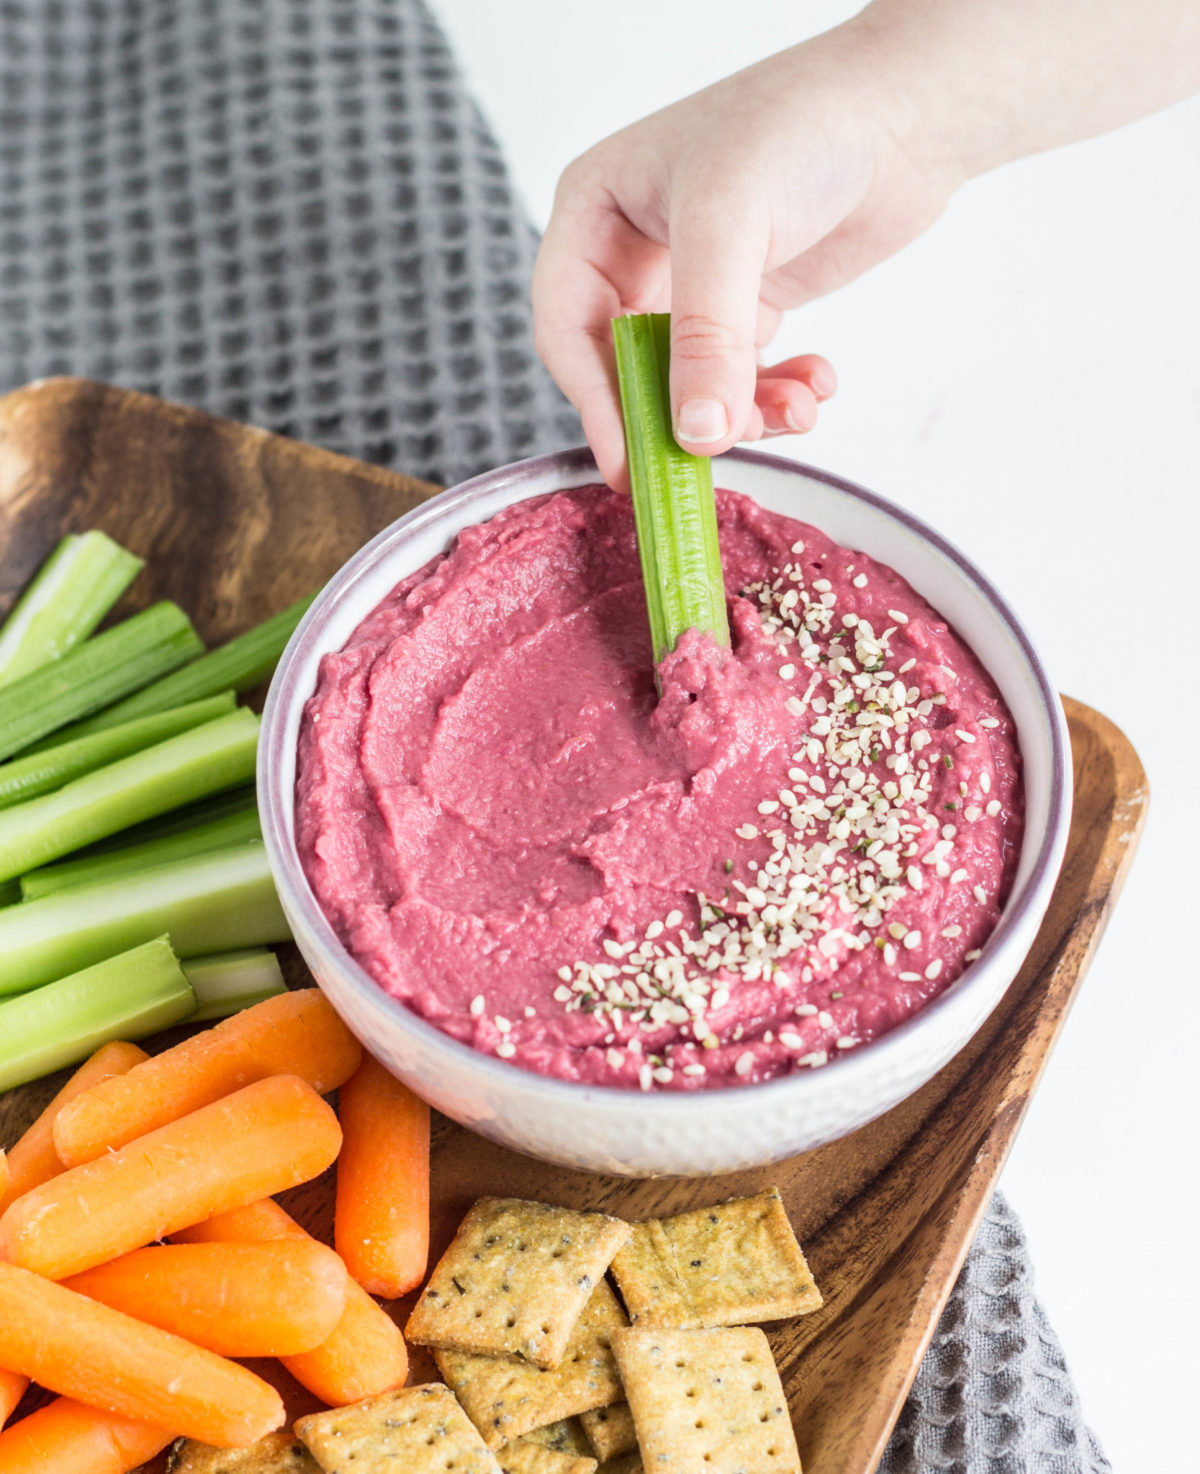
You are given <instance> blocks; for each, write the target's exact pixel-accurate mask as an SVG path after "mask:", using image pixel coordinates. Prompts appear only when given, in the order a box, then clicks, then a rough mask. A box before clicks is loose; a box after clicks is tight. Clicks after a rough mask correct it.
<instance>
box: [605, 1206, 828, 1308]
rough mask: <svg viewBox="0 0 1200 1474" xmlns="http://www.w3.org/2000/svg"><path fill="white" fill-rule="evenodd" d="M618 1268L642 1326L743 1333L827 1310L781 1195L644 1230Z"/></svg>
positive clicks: (662, 1221)
mask: <svg viewBox="0 0 1200 1474" xmlns="http://www.w3.org/2000/svg"><path fill="white" fill-rule="evenodd" d="M612 1268H613V1274H614V1275H615V1276H616V1279H617V1284H618V1285H619V1286H620V1290H621V1295H622V1297H623V1299H624V1301H625V1307H626V1309H627V1310H628V1311H629V1323H630V1325H634V1326H662V1327H668V1326H670V1327H678V1328H680V1329H683V1328H687V1327H711V1326H741V1325H748V1324H751V1323H756V1322H758V1321H764V1320H783V1319H785V1318H787V1317H789V1316H793V1315H807V1314H808V1313H809V1312H810V1311H813V1310H818V1309H819V1308H820V1306H821V1303H822V1301H821V1292H820V1290H818V1289H817V1286H816V1282H815V1281H814V1280H813V1277H812V1274H811V1273H810V1271H809V1268H808V1265H807V1264H806V1263H805V1260H804V1255H803V1254H802V1253H801V1252H800V1245H799V1244H798V1243H797V1242H796V1236H795V1234H794V1233H793V1232H792V1226H791V1224H790V1223H789V1222H788V1218H787V1213H786V1212H785V1211H784V1207H783V1203H782V1201H781V1199H780V1197H779V1189H778V1188H774V1187H773V1188H770V1189H769V1190H768V1191H767V1192H763V1193H758V1194H757V1195H756V1196H755V1197H752V1198H734V1199H733V1200H732V1201H731V1202H728V1203H719V1204H718V1205H717V1206H716V1207H713V1208H697V1209H695V1210H694V1211H692V1212H690V1213H680V1214H678V1215H677V1216H676V1217H674V1218H651V1219H649V1220H648V1221H647V1222H645V1223H639V1224H636V1225H635V1226H634V1230H633V1235H632V1237H631V1238H630V1240H629V1242H628V1243H627V1244H626V1245H625V1246H624V1248H622V1249H621V1251H620V1253H619V1254H618V1255H617V1256H616V1258H615V1259H614V1260H613V1266H612Z"/></svg>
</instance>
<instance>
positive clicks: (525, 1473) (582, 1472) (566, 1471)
mask: <svg viewBox="0 0 1200 1474" xmlns="http://www.w3.org/2000/svg"><path fill="white" fill-rule="evenodd" d="M496 1462H497V1463H498V1464H499V1465H500V1468H501V1469H502V1470H503V1471H504V1474H596V1460H595V1459H592V1458H581V1457H580V1456H579V1455H578V1454H560V1453H557V1452H556V1451H555V1450H554V1449H552V1448H546V1447H545V1446H544V1445H543V1444H540V1443H530V1442H529V1441H528V1440H527V1439H525V1438H518V1439H517V1440H516V1441H515V1442H514V1443H506V1444H505V1445H504V1447H503V1448H502V1449H499V1450H497V1453H496Z"/></svg>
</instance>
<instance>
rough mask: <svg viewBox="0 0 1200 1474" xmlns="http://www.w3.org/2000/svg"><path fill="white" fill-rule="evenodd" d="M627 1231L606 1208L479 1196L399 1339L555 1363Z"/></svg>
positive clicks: (546, 1364)
mask: <svg viewBox="0 0 1200 1474" xmlns="http://www.w3.org/2000/svg"><path fill="white" fill-rule="evenodd" d="M630 1232H631V1230H630V1226H629V1224H628V1223H625V1222H623V1221H622V1220H621V1219H619V1218H610V1217H609V1216H608V1214H607V1213H580V1212H576V1211H575V1210H574V1209H571V1208H559V1207H556V1206H554V1205H553V1204H552V1203H530V1202H525V1201H524V1200H522V1199H520V1198H480V1199H479V1201H478V1202H477V1203H476V1204H475V1206H474V1207H473V1208H472V1209H471V1211H470V1212H469V1213H468V1214H467V1216H466V1217H465V1218H464V1219H463V1221H462V1223H461V1224H460V1225H459V1228H458V1232H457V1233H456V1234H455V1236H454V1241H453V1243H452V1244H451V1245H450V1247H449V1248H448V1249H447V1250H446V1252H445V1253H444V1254H443V1255H442V1257H441V1259H440V1260H439V1261H438V1264H437V1267H436V1268H435V1269H434V1271H433V1273H432V1274H431V1275H430V1277H429V1283H428V1285H427V1286H426V1287H425V1290H424V1293H423V1294H422V1295H421V1298H420V1299H419V1300H418V1301H417V1305H416V1309H415V1310H414V1311H413V1313H412V1315H411V1316H409V1319H408V1325H407V1326H406V1327H405V1335H406V1336H407V1338H408V1339H409V1340H410V1341H415V1342H417V1343H418V1344H420V1345H424V1346H434V1347H437V1348H438V1349H439V1350H446V1351H467V1352H472V1353H474V1354H476V1355H481V1356H512V1357H520V1358H521V1359H522V1360H524V1361H527V1362H531V1363H532V1364H533V1365H534V1366H536V1367H545V1368H550V1367H554V1366H557V1365H558V1363H559V1362H560V1361H561V1360H562V1357H563V1353H564V1352H565V1350H566V1346H567V1341H568V1340H569V1338H570V1335H571V1332H572V1331H573V1330H574V1328H575V1322H576V1321H577V1320H578V1319H579V1316H580V1313H581V1312H582V1310H583V1307H584V1306H585V1305H586V1304H587V1301H588V1297H589V1296H590V1295H591V1293H592V1291H593V1290H594V1289H595V1287H596V1286H597V1285H598V1284H599V1283H600V1282H601V1281H602V1280H603V1278H604V1271H605V1270H606V1269H607V1268H608V1266H609V1264H611V1262H612V1258H613V1255H614V1254H615V1253H616V1252H617V1250H618V1249H619V1248H620V1247H621V1245H622V1244H623V1243H624V1242H625V1240H626V1239H627V1238H628V1237H629V1234H630ZM543 1421H547V1420H543Z"/></svg>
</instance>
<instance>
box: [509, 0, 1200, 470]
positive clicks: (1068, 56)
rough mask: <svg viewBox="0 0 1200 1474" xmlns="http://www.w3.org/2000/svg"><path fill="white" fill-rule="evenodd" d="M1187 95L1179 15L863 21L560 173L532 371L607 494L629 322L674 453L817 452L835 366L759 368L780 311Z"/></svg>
mask: <svg viewBox="0 0 1200 1474" xmlns="http://www.w3.org/2000/svg"><path fill="white" fill-rule="evenodd" d="M1197 88H1200V5H1197V3H1196V0H1139V3H1138V4H1136V5H1131V4H1129V3H1128V0H1054V3H1052V4H1047V3H1046V0H971V3H970V4H969V5H967V4H964V3H963V0H874V3H873V4H871V5H868V6H867V8H866V9H865V10H864V11H862V12H860V14H859V15H857V16H856V17H855V18H854V19H853V20H851V21H849V22H848V23H847V24H846V25H844V26H840V27H838V29H837V30H834V31H830V32H828V33H827V34H825V35H823V36H818V37H817V38H816V39H815V40H813V41H808V42H806V43H805V44H804V45H802V46H796V47H793V48H792V49H791V50H790V51H784V52H781V53H780V54H779V55H778V56H773V57H770V58H769V59H768V60H767V61H764V62H760V63H759V64H758V65H757V66H753V67H750V68H749V69H748V70H746V71H744V72H740V73H738V74H737V75H736V76H733V77H729V78H727V79H726V80H725V81H723V82H719V83H718V84H717V85H716V86H715V87H709V88H707V89H706V90H705V91H703V92H698V93H696V95H695V96H693V97H689V98H685V99H684V100H683V101H682V102H679V103H676V104H675V105H674V106H672V107H669V108H666V109H664V110H663V111H662V112H660V113H655V114H654V115H653V116H652V117H649V118H646V119H644V120H643V121H642V122H640V123H635V124H634V125H633V126H632V127H630V128H626V129H625V130H624V131H623V132H621V133H617V134H614V135H613V136H612V137H611V138H608V139H606V140H605V141H604V142H603V143H600V144H598V145H597V146H596V147H595V148H593V149H591V150H590V151H589V152H588V153H586V154H584V155H583V157H582V158H580V159H578V160H576V162H575V163H574V164H572V165H571V166H570V168H568V169H567V171H566V172H565V173H564V174H563V177H562V180H561V182H560V184H559V188H558V194H557V197H556V199H555V204H554V211H553V214H552V216H551V219H550V224H549V227H548V228H547V231H546V237H545V240H544V241H543V243H542V250H541V254H540V256H539V257H538V263H537V268H536V270H535V272H534V283H533V309H534V327H535V331H536V335H537V344H538V351H539V352H540V353H541V355H542V358H543V359H544V360H545V363H546V366H547V367H548V368H549V370H550V372H551V373H552V374H553V375H554V377H555V379H556V380H557V381H558V383H559V385H560V387H561V388H562V389H563V391H564V393H565V394H566V395H567V397H568V398H569V399H570V400H571V401H572V403H573V404H574V405H575V406H576V408H577V409H578V410H579V411H580V414H581V415H582V417H583V428H584V432H585V434H586V435H587V438H588V440H589V442H590V443H591V446H592V449H593V450H594V451H595V453H596V459H597V461H598V462H599V465H600V470H601V472H602V473H603V475H604V476H605V477H606V479H607V480H608V481H610V482H612V483H613V484H615V485H622V484H624V442H623V436H622V431H621V417H620V409H619V407H618V401H617V396H616V387H615V382H616V381H615V372H614V369H613V361H612V349H611V346H610V338H609V319H610V318H613V317H616V316H617V315H618V314H620V313H623V312H649V311H667V310H670V312H671V316H672V335H671V404H672V412H673V415H674V420H675V433H676V437H677V438H678V440H679V441H680V443H681V444H682V445H683V446H684V447H685V448H686V449H688V450H691V451H695V452H696V453H697V454H702V455H715V454H716V453H718V452H720V451H723V450H727V449H728V448H729V447H730V446H731V445H732V444H733V443H734V442H735V441H737V440H753V439H757V438H758V437H759V436H761V435H770V434H780V433H784V432H786V431H789V430H807V429H811V428H812V426H813V424H814V423H815V421H816V415H817V405H818V403H819V401H820V400H822V399H824V398H826V397H828V395H830V394H832V393H833V390H834V386H835V380H834V376H833V370H832V369H831V368H830V366H829V364H827V363H826V362H825V360H824V359H822V358H816V357H813V356H805V357H803V358H795V359H791V360H789V361H788V362H787V363H783V364H777V365H776V366H775V367H774V368H760V367H759V366H758V364H757V360H756V350H757V349H758V348H759V347H761V346H762V345H764V344H765V343H766V342H767V341H768V340H769V339H770V337H771V335H772V333H773V332H774V330H775V327H776V325H777V323H778V321H779V318H780V315H781V313H782V312H783V311H785V310H786V309H787V308H789V307H796V306H799V305H800V304H801V303H803V302H807V301H809V300H811V299H812V298H813V297H817V296H819V295H820V294H821V293H823V292H828V291H831V290H832V289H833V288H834V287H838V286H841V285H842V284H843V283H844V282H847V281H850V280H851V279H852V278H853V277H856V276H858V275H859V274H860V273H861V272H864V271H866V270H867V269H868V268H869V267H871V266H873V265H875V264H876V263H877V262H879V261H882V260H883V259H884V258H885V257H887V256H890V255H891V254H892V253H893V252H894V251H897V250H899V249H900V247H901V246H903V245H905V244H907V242H908V241H910V240H912V239H913V237H914V236H916V235H919V234H920V232H921V231H923V230H924V229H925V228H926V226H928V225H929V224H930V223H931V222H932V221H933V220H935V219H936V218H937V216H938V215H939V214H940V213H941V211H942V209H943V208H944V206H945V204H946V202H947V200H948V199H949V197H950V195H951V194H952V193H953V191H954V190H955V189H956V188H957V187H958V185H959V184H961V183H962V182H963V181H964V180H965V179H967V178H970V177H971V176H973V175H975V174H978V173H982V172H983V171H984V170H986V169H990V168H993V167H995V166H996V165H997V164H1001V163H1004V162H1006V161H1007V160H1010V159H1014V158H1019V157H1021V156H1023V155H1024V154H1029V153H1035V152H1037V151H1038V150H1039V149H1045V148H1053V147H1056V146H1057V145H1059V144H1062V143H1068V142H1070V141H1072V140H1073V139H1077V138H1086V137H1089V136H1091V135H1092V134H1095V133H1100V132H1103V131H1104V130H1105V129H1107V128H1113V127H1117V126H1118V125H1119V124H1121V123H1124V122H1127V121H1129V120H1130V119H1132V118H1135V117H1138V116H1140V115H1141V114H1143V113H1146V112H1150V111H1153V109H1154V108H1156V107H1162V106H1164V105H1165V104H1166V103H1168V102H1172V101H1174V100H1175V99H1177V98H1180V97H1185V96H1187V95H1188V94H1189V93H1190V92H1193V91H1195V90H1196V89H1197Z"/></svg>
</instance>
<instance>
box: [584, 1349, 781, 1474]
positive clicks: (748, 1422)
mask: <svg viewBox="0 0 1200 1474" xmlns="http://www.w3.org/2000/svg"><path fill="white" fill-rule="evenodd" d="M613 1350H614V1351H615V1352H616V1357H617V1364H618V1365H619V1366H620V1368H621V1376H622V1378H623V1379H624V1382H625V1395H626V1397H628V1399H629V1407H630V1410H631V1411H632V1413H633V1421H634V1424H635V1426H636V1428H637V1436H638V1445H639V1447H640V1449H641V1457H642V1462H643V1464H644V1465H645V1466H646V1468H647V1469H651V1470H653V1471H654V1474H693V1471H695V1470H697V1469H703V1470H704V1474H768V1471H769V1474H800V1454H799V1452H798V1450H797V1448H796V1435H795V1433H794V1432H793V1431H792V1420H791V1417H790V1415H789V1413H788V1408H787V1403H786V1401H785V1400H784V1396H783V1387H782V1384H781V1383H780V1381H779V1373H778V1371H776V1369H775V1362H774V1360H773V1359H772V1356H771V1348H770V1347H769V1346H768V1345H767V1338H766V1336H765V1335H764V1334H763V1333H762V1331H760V1330H759V1329H758V1328H757V1327H756V1326H739V1327H736V1328H728V1327H723V1328H720V1329H717V1330H702V1331H701V1330H688V1331H661V1330H650V1331H648V1330H642V1329H640V1328H639V1329H636V1330H634V1329H631V1330H627V1331H617V1332H616V1333H615V1334H614V1336H613Z"/></svg>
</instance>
